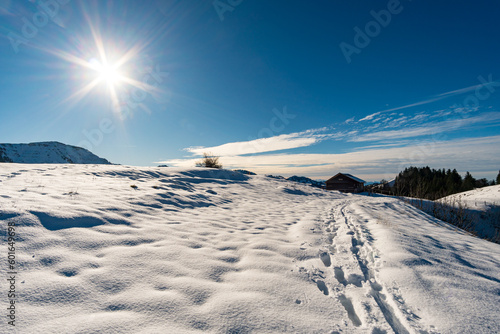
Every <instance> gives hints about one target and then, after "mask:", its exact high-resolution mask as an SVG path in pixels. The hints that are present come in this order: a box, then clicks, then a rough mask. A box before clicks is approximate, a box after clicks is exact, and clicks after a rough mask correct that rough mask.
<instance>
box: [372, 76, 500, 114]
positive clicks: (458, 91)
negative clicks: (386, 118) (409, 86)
mask: <svg viewBox="0 0 500 334" xmlns="http://www.w3.org/2000/svg"><path fill="white" fill-rule="evenodd" d="M480 79H482V80H481V81H484V82H483V83H481V84H478V85H473V86H469V87H465V88H460V89H455V90H452V91H449V92H445V93H441V94H437V95H434V96H433V97H431V98H428V99H425V100H422V101H419V102H415V103H411V104H407V105H404V106H401V107H396V108H391V109H386V110H382V111H381V112H390V111H396V110H403V109H407V108H412V107H417V106H421V105H424V104H429V103H432V102H436V101H440V100H444V99H446V98H449V97H453V96H457V95H461V94H465V93H469V92H472V91H475V90H476V89H479V88H482V87H487V86H490V85H496V86H498V85H499V83H498V82H496V81H492V80H490V81H489V82H486V81H485V80H484V78H482V77H480ZM490 79H491V76H490Z"/></svg>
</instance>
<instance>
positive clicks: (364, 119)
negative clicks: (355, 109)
mask: <svg viewBox="0 0 500 334" xmlns="http://www.w3.org/2000/svg"><path fill="white" fill-rule="evenodd" d="M378 115H380V112H376V113H374V114H371V115H368V116H366V117H364V118H362V119H360V120H359V121H358V122H363V121H370V120H372V119H373V118H374V117H375V116H378Z"/></svg>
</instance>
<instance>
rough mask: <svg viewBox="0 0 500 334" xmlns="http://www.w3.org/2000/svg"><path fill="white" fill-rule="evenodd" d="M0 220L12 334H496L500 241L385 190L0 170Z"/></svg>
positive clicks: (65, 168)
mask: <svg viewBox="0 0 500 334" xmlns="http://www.w3.org/2000/svg"><path fill="white" fill-rule="evenodd" d="M0 222H1V228H2V229H3V231H4V232H2V242H3V244H4V245H3V246H2V247H3V249H4V250H5V253H7V240H6V234H7V233H6V232H7V229H8V227H9V225H10V227H11V228H14V229H15V231H13V232H12V233H15V235H14V236H13V237H12V238H14V241H15V243H14V246H15V252H14V253H15V254H14V256H15V261H16V262H15V263H14V264H13V268H8V266H7V262H6V261H4V264H3V265H1V266H0V271H1V272H0V277H2V280H1V282H2V283H1V285H0V288H1V289H2V291H7V290H8V289H9V286H10V289H12V288H14V289H15V292H16V297H15V298H12V300H13V301H15V304H14V305H15V310H14V314H15V315H16V318H15V319H16V322H15V324H16V328H15V329H16V330H17V331H18V332H19V333H393V332H395V333H496V332H499V331H500V318H499V317H498V314H499V313H500V309H499V307H500V306H499V305H500V289H499V286H500V285H499V283H500V245H498V244H493V243H490V242H487V241H484V240H481V239H478V238H475V237H472V236H470V235H467V234H464V233H462V232H460V231H457V230H455V229H454V228H453V227H450V226H449V225H448V224H445V223H442V222H440V221H439V220H437V219H434V218H432V217H430V216H428V215H426V214H424V213H422V212H421V211H419V210H417V209H415V208H414V207H412V206H410V205H408V204H405V203H403V202H401V201H399V200H397V199H393V198H386V197H368V196H362V195H349V194H341V193H338V192H325V191H322V190H319V189H315V188H312V187H310V186H306V185H301V184H297V183H294V182H290V181H285V180H277V179H272V178H268V177H264V176H258V175H257V176H248V175H243V174H241V173H237V172H229V171H224V170H207V169H191V170H182V169H171V168H142V167H141V168H138V167H129V166H113V165H98V166H91V165H20V164H3V165H0ZM6 256H7V255H5V257H6ZM8 271H9V272H10V271H12V272H15V274H8V273H7V272H8ZM11 276H14V278H15V279H14V281H12V280H11V281H7V279H5V278H10V277H11ZM12 282H14V283H12ZM8 284H10V285H8ZM12 284H14V285H12ZM9 301H10V300H9V298H8V297H7V294H6V293H5V294H4V295H3V297H2V298H1V299H0V306H1V307H2V309H3V310H6V309H7V307H9V305H10V304H9ZM8 312H11V311H8ZM4 313H5V311H4ZM8 320H9V319H7V318H6V317H4V320H2V322H1V323H0V332H6V331H7V330H8V329H9V327H10V325H8V323H7V321H8Z"/></svg>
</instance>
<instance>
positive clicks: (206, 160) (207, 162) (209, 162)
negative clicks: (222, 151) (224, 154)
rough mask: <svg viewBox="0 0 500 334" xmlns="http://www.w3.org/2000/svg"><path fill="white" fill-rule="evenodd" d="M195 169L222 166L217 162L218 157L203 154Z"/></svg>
mask: <svg viewBox="0 0 500 334" xmlns="http://www.w3.org/2000/svg"><path fill="white" fill-rule="evenodd" d="M196 167H207V168H218V169H221V168H222V164H221V163H220V162H219V157H217V156H214V155H213V154H211V153H206V152H205V153H203V159H201V160H200V161H198V162H197V163H196Z"/></svg>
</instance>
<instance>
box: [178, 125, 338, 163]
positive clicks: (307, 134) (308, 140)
mask: <svg viewBox="0 0 500 334" xmlns="http://www.w3.org/2000/svg"><path fill="white" fill-rule="evenodd" d="M327 130H329V129H328V128H326V127H323V128H318V129H311V130H306V131H302V132H296V133H290V134H283V135H279V136H274V137H269V138H260V139H254V140H249V141H241V142H234V143H226V144H223V145H219V146H212V147H190V148H187V149H186V151H188V152H191V153H193V154H195V155H198V156H201V155H203V153H204V152H210V153H212V154H214V155H218V156H234V155H245V154H257V153H264V152H273V151H281V150H289V149H293V148H298V147H305V146H311V145H313V144H315V143H317V142H320V141H323V140H326V139H333V138H340V137H342V136H344V134H342V133H322V132H325V131H327Z"/></svg>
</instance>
